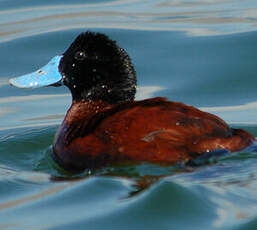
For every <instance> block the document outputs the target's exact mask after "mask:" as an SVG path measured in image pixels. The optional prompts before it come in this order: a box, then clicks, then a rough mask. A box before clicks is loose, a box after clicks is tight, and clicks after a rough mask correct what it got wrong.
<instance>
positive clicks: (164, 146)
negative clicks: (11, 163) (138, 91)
mask: <svg viewBox="0 0 257 230" xmlns="http://www.w3.org/2000/svg"><path fill="white" fill-rule="evenodd" d="M254 140H255V138H254V137H253V136H252V135H251V134H250V133H248V132H246V131H244V130H241V129H232V128H230V127H229V126H228V125H227V124H226V123H225V122H224V121H223V120H222V119H220V118H219V117H217V116H215V115H212V114H210V113H206V112H203V111H200V110H198V109H196V108H194V107H192V106H188V105H185V104H182V103H177V102H170V101H167V100H166V99H164V98H153V99H148V100H143V101H134V102H126V103H121V104H118V105H109V104H107V103H104V102H102V101H98V102H96V101H94V102H89V101H80V102H74V103H73V104H72V106H71V108H70V109H69V111H68V113H67V115H66V117H65V119H64V121H63V123H62V125H61V127H60V129H59V131H58V132H57V135H56V138H55V142H54V147H53V152H54V155H55V158H56V159H57V161H58V162H59V163H60V164H61V165H62V166H63V167H64V168H67V169H85V168H96V167H101V166H105V165H109V164H111V163H113V162H121V161H146V162H152V163H165V164H172V163H175V162H178V161H188V160H191V159H194V158H196V157H197V156H200V155H202V154H204V153H206V152H210V151H213V150H216V149H226V150H229V151H231V152H234V151H239V150H241V149H243V148H245V147H247V146H249V145H251V144H252V143H253V141H254Z"/></svg>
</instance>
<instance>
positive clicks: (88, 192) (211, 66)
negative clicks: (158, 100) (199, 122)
mask: <svg viewBox="0 0 257 230" xmlns="http://www.w3.org/2000/svg"><path fill="white" fill-rule="evenodd" d="M0 22H1V23H0V63H1V68H0V90H1V91H0V121H1V123H0V194H1V196H0V229H8V230H9V229H10V230H13V229H19V230H23V229H26V230H27V229H51V230H52V229H62V230H64V229H157V228H158V229H183V230H184V229H190V230H191V229H226V230H227V229H229V230H243V229H247V230H253V229H257V214H256V213H257V198H256V197H257V192H256V191H257V167H256V166H257V157H256V156H257V155H256V153H254V152H252V150H253V149H247V150H245V151H243V152H241V153H238V154H234V155H226V156H222V157H219V158H214V159H211V160H210V162H209V163H208V164H204V165H202V166H200V167H195V168H193V167H191V168H190V167H187V168H184V167H180V166H170V167H161V166H158V165H151V164H141V165H129V166H123V167H121V166H120V167H118V166H117V167H113V168H108V169H104V170H99V171H96V172H92V174H91V176H88V172H84V173H82V174H79V175H72V174H70V173H68V172H65V171H63V170H62V169H60V168H58V166H57V165H56V164H55V163H54V162H53V161H52V159H51V157H50V151H51V144H52V140H53V137H54V134H55V132H56V129H57V128H58V125H59V124H60V122H61V121H62V119H63V117H64V114H65V112H66V110H67V109H68V107H69V105H70V102H71V98H70V95H69V92H68V91H67V89H65V88H51V87H49V88H42V89H37V90H20V89H16V88H13V87H10V86H9V85H8V79H9V78H10V77H14V76H17V75H21V74H24V73H28V72H32V71H34V70H36V69H37V68H39V67H41V66H43V65H44V64H45V63H47V62H48V61H49V60H50V59H51V58H52V57H53V56H55V55H58V54H61V53H62V52H64V51H65V49H66V48H67V46H68V45H69V44H70V42H71V41H72V40H73V39H74V38H75V37H76V36H77V35H78V34H79V33H80V32H82V31H85V30H87V29H90V30H92V31H99V32H104V33H106V34H108V35H109V36H110V37H111V38H113V39H115V40H117V41H118V43H119V44H120V46H122V47H123V48H125V49H126V50H127V51H128V53H129V54H130V55H131V57H132V60H133V63H134V64H135V67H136V70H137V75H138V82H139V92H138V94H137V98H138V99H142V98H148V97H152V96H165V97H168V98H169V99H170V100H174V101H182V102H184V103H187V104H192V105H194V106H197V107H200V108H202V109H203V110H205V111H209V112H212V113H214V114H217V115H219V116H220V117H222V118H223V119H224V120H226V121H227V122H228V123H229V124H231V125H232V126H233V127H240V128H244V129H246V130H248V131H250V132H251V133H252V134H253V135H255V136H257V101H256V98H257V91H256V85H257V78H256V72H257V65H256V63H257V30H256V25H257V24H256V22H257V3H256V1H253V0H246V1H239V0H217V1H211V0H208V1H206V0H204V1H203V0H199V1H193V0H189V1H182V0H173V1H171V0H170V1H161V0H158V1H143V0H134V1H131V0H130V1H127V0H117V1H112V0H101V1H97V3H96V2H95V1H91V0H90V1H89V0H88V1H79V0H76V1H72V2H71V1H64V0H62V1H60V0H53V1H49V3H47V2H46V1H42V0H33V1H30V0H27V1H21V0H19V1H18V0H12V1H9V0H8V1H6V0H0Z"/></svg>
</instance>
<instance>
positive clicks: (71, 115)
mask: <svg viewBox="0 0 257 230" xmlns="http://www.w3.org/2000/svg"><path fill="white" fill-rule="evenodd" d="M111 107H112V105H110V104H108V103H107V102H104V101H101V100H99V101H85V100H80V101H73V102H72V104H71V107H70V109H69V110H68V112H67V114H66V117H65V119H64V120H65V122H66V124H73V123H74V122H79V121H84V122H85V121H86V120H90V118H92V117H93V116H95V115H96V114H98V113H101V112H103V111H105V110H108V109H110V108H111Z"/></svg>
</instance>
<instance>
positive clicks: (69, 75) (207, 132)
mask: <svg viewBox="0 0 257 230" xmlns="http://www.w3.org/2000/svg"><path fill="white" fill-rule="evenodd" d="M10 84H11V85H13V86H16V87H18V88H38V87H43V86H55V87H59V86H62V85H64V86H66V87H68V89H69V90H70V92H71V95H72V104H71V106H70V108H69V110H68V111H67V114H66V116H65V118H64V120H63V122H62V124H61V125H60V127H59V129H58V131H57V133H56V136H55V138H54V141H53V145H52V156H53V159H54V160H55V161H56V162H57V163H58V164H59V165H60V166H61V167H62V168H64V169H66V170H70V171H74V170H77V171H81V170H85V169H92V170H93V169H97V168H101V167H106V166H110V165H113V164H119V163H130V162H134V163H136V162H149V163H154V164H155V163H156V164H164V165H172V164H175V163H177V162H189V161H192V160H193V159H196V158H197V157H200V156H203V155H204V154H206V153H209V155H211V153H212V152H215V151H218V150H224V151H229V152H237V151H240V150H243V149H245V148H246V147H248V146H250V145H252V144H253V143H254V142H255V141H256V140H255V137H254V136H253V135H252V134H250V133H249V132H247V131H245V130H243V129H235V128H231V127H230V126H229V125H228V124H227V123H226V122H225V121H224V120H222V119H221V118H219V117H218V116H216V115H213V114H210V113H208V112H204V111H201V110H199V109H197V108H195V107H193V106H189V105H186V104H183V103H180V102H173V101H169V100H168V99H166V98H162V97H155V98H150V99H144V100H140V101H136V100H135V94H136V89H137V78H136V71H135V69H134V65H133V63H132V60H131V58H130V57H129V55H128V53H127V52H126V51H125V49H123V48H121V47H120V46H119V45H118V44H117V42H116V41H114V40H112V39H110V38H109V37H108V36H107V35H105V34H103V33H99V32H92V31H86V32H83V33H81V34H79V35H78V36H77V38H76V39H75V40H74V41H73V42H72V44H71V45H70V46H69V47H68V49H67V50H66V51H65V52H64V53H63V54H62V55H58V56H55V57H54V58H52V59H51V60H50V62H49V63H48V64H47V65H45V66H43V67H42V68H40V69H39V70H37V71H35V72H32V73H29V74H26V75H23V76H20V77H15V78H12V79H10Z"/></svg>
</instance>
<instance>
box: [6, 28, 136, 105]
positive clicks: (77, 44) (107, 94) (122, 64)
mask: <svg viewBox="0 0 257 230" xmlns="http://www.w3.org/2000/svg"><path fill="white" fill-rule="evenodd" d="M57 65H58V68H57ZM51 68H55V70H52V69H51ZM50 75H51V76H50ZM52 77H53V78H54V79H53V78H52ZM35 79H36V80H35ZM40 79H43V80H40ZM10 83H11V84H13V85H15V86H18V87H22V88H36V87H40V86H45V85H55V86H57V85H60V83H63V84H64V85H66V86H67V87H68V88H69V89H70V91H71V93H72V98H73V100H74V101H80V100H87V101H89V100H93V101H95V100H102V101H106V102H108V103H110V104H116V103H120V102H125V101H131V100H134V97H135V93H136V73H135V70H134V67H133V65H132V63H131V59H130V58H129V56H128V54H127V53H126V51H125V50H124V49H122V48H120V47H119V46H118V45H117V44H116V42H115V41H113V40H111V39H110V38H108V37H107V36H106V35H104V34H101V33H93V32H85V33H81V34H80V35H79V36H78V37H77V38H76V39H75V41H74V42H73V43H72V44H71V45H70V47H69V48H68V49H67V50H66V51H65V52H64V53H63V55H62V56H57V57H55V58H53V59H52V60H51V61H50V62H49V64H48V65H46V66H44V67H43V68H41V69H40V70H38V71H36V72H34V73H32V74H28V75H25V76H22V77H19V78H14V79H11V80H10Z"/></svg>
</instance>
